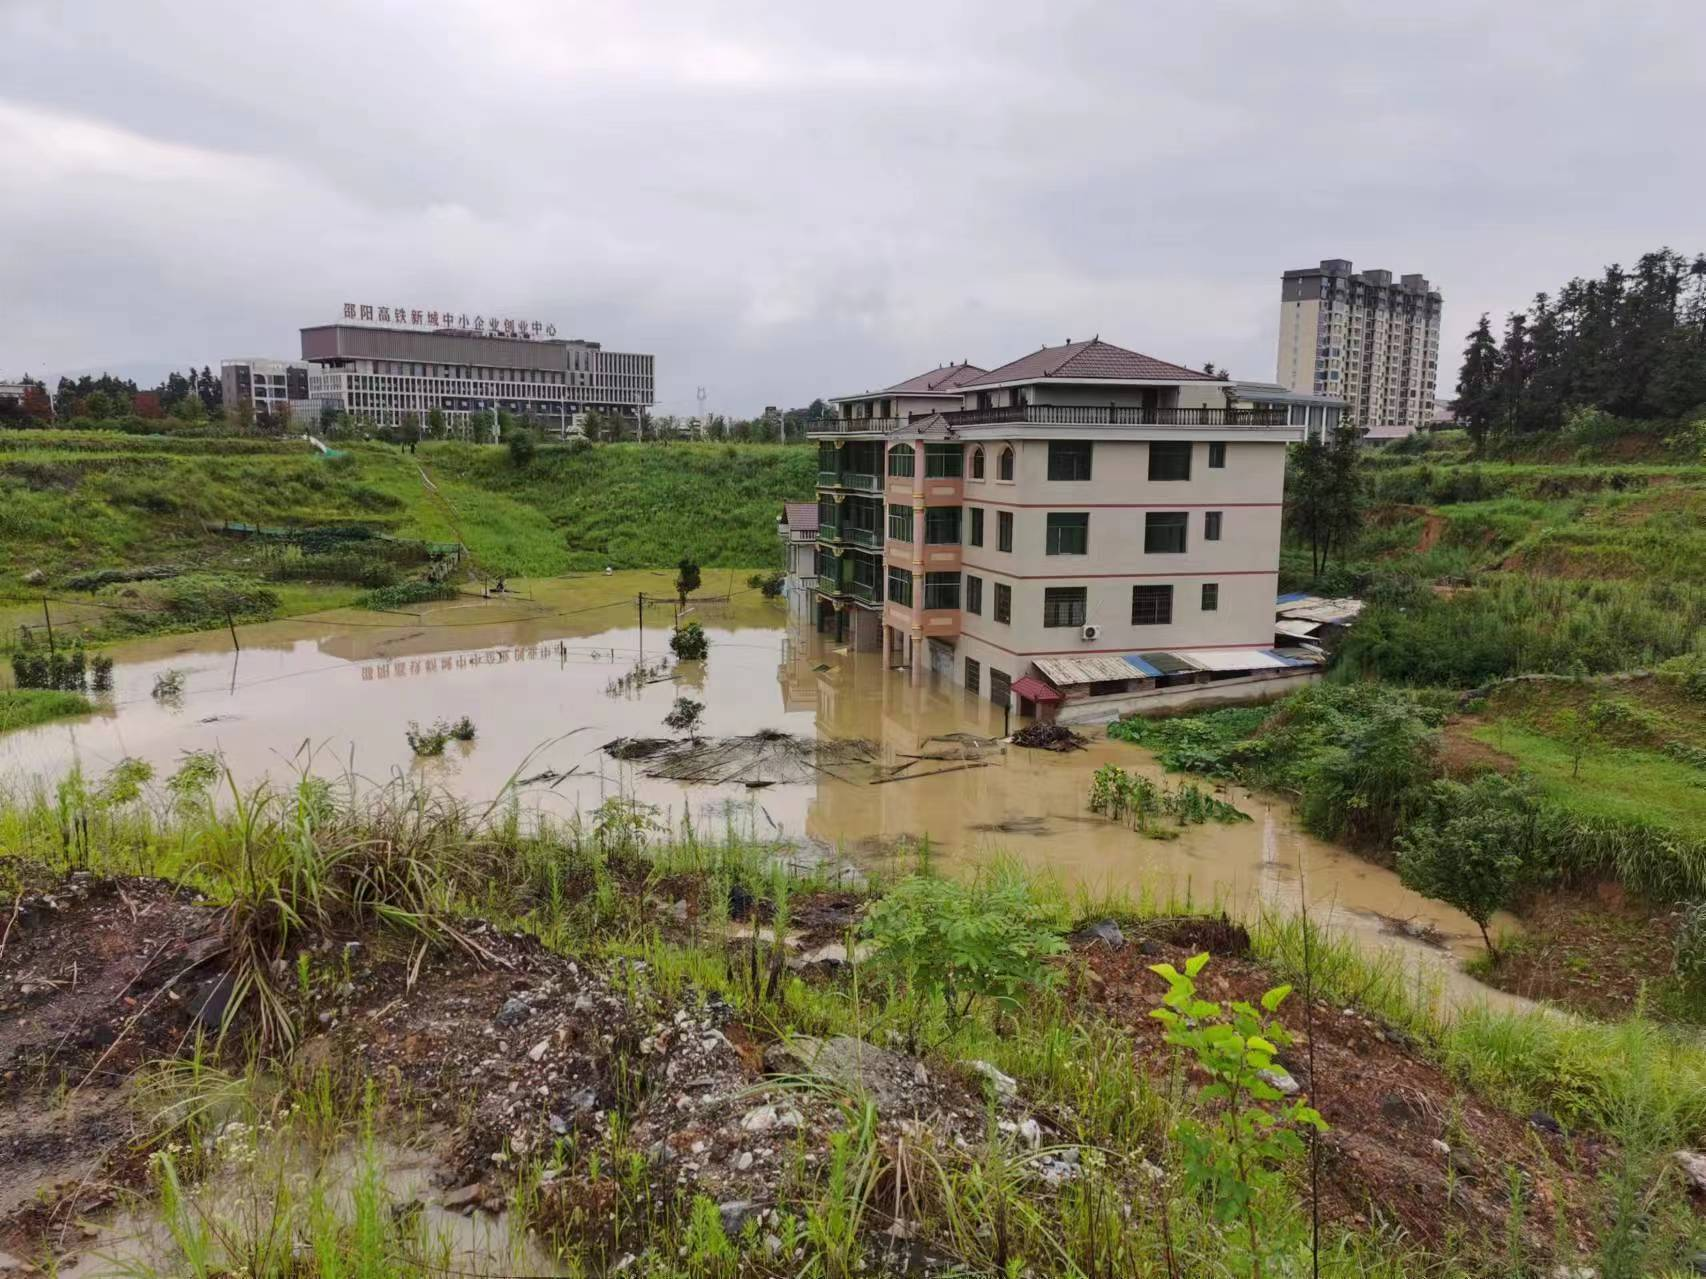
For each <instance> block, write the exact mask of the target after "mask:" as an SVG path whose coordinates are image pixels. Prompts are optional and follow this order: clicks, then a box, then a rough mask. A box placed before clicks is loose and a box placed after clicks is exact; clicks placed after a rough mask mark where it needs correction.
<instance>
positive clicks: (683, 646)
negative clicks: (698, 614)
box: [669, 622, 711, 662]
mask: <svg viewBox="0 0 1706 1279" xmlns="http://www.w3.org/2000/svg"><path fill="white" fill-rule="evenodd" d="M669 651H670V652H672V653H674V654H675V656H676V658H677V659H678V660H680V661H683V662H702V661H704V660H705V659H706V658H707V657H709V656H710V655H711V641H710V639H709V638H707V636H706V635H705V628H704V627H702V626H700V625H699V623H698V622H684V623H682V624H681V625H680V626H678V627H676V628H675V633H674V634H673V635H671V636H670V637H669Z"/></svg>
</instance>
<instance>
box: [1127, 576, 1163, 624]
mask: <svg viewBox="0 0 1706 1279" xmlns="http://www.w3.org/2000/svg"><path fill="white" fill-rule="evenodd" d="M1172 620H1173V588H1172V587H1171V586H1134V587H1132V588H1131V624H1132V625H1133V626H1166V625H1168V624H1169V623H1171V622H1172Z"/></svg>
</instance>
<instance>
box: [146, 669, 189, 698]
mask: <svg viewBox="0 0 1706 1279" xmlns="http://www.w3.org/2000/svg"><path fill="white" fill-rule="evenodd" d="M153 697H154V700H155V701H157V702H163V703H165V704H166V705H168V706H175V705H177V704H178V703H179V702H181V701H183V699H184V672H183V671H180V670H178V669H177V668H176V667H172V668H171V669H169V670H164V671H161V672H160V673H159V674H158V675H156V676H155V677H154V691H153Z"/></svg>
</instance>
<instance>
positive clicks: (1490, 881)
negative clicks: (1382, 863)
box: [1396, 773, 1556, 963]
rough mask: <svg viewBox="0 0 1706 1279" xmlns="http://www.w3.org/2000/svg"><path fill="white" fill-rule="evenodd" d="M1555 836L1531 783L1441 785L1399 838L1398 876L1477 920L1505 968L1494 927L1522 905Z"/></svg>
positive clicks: (1490, 777) (1489, 780) (1490, 778)
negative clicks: (1518, 901)
mask: <svg viewBox="0 0 1706 1279" xmlns="http://www.w3.org/2000/svg"><path fill="white" fill-rule="evenodd" d="M1555 834H1556V832H1554V831H1553V830H1551V828H1550V826H1549V824H1548V821H1547V819H1546V817H1545V815H1544V813H1543V812H1542V810H1541V808H1540V805H1539V801H1538V799H1537V798H1536V796H1535V794H1534V792H1533V790H1532V789H1531V788H1530V787H1529V786H1528V785H1526V784H1524V783H1519V782H1513V781H1511V780H1510V779H1509V778H1505V777H1501V776H1500V775H1498V774H1497V773H1489V774H1486V775H1483V776H1481V777H1478V778H1476V779H1475V781H1474V782H1472V783H1470V784H1469V785H1464V784H1463V783H1461V782H1454V781H1449V780H1442V781H1436V782H1434V783H1433V785H1432V787H1431V788H1430V790H1429V794H1428V804H1427V807H1426V809H1425V811H1424V812H1423V813H1422V814H1421V815H1420V816H1418V817H1417V818H1416V820H1414V821H1412V822H1411V823H1409V825H1408V826H1406V828H1405V829H1404V831H1403V833H1402V834H1400V835H1399V836H1398V838H1397V840H1396V845H1397V850H1398V877H1399V878H1400V879H1401V880H1403V881H1404V883H1405V885H1406V886H1407V887H1410V888H1413V889H1415V890H1416V891H1417V892H1419V893H1422V894H1424V895H1425V896H1428V897H1432V898H1434V899H1435V900H1436V901H1442V902H1444V903H1445V904H1446V905H1448V906H1455V907H1457V909H1458V910H1460V911H1462V912H1463V913H1464V914H1465V915H1467V916H1469V918H1470V919H1472V920H1474V921H1475V926H1476V927H1477V928H1479V929H1480V930H1481V941H1482V943H1483V944H1484V945H1485V946H1486V947H1487V954H1488V956H1489V958H1491V959H1492V960H1493V962H1494V963H1497V962H1498V960H1499V951H1498V948H1497V947H1496V946H1494V945H1493V939H1492V935H1491V934H1490V933H1489V932H1488V931H1487V924H1488V923H1489V922H1490V921H1491V920H1492V918H1493V915H1494V914H1495V913H1496V912H1498V911H1500V910H1503V909H1505V908H1506V907H1507V906H1509V905H1510V904H1511V903H1512V902H1513V901H1514V900H1515V898H1516V894H1517V892H1518V891H1519V890H1520V889H1521V888H1522V887H1523V885H1524V883H1525V882H1526V881H1527V879H1528V878H1529V875H1530V871H1531V868H1532V867H1534V866H1536V865H1538V864H1539V863H1540V858H1541V857H1542V856H1543V855H1544V851H1545V849H1546V848H1547V847H1548V845H1549V844H1550V843H1551V842H1552V841H1553V836H1554V835H1555Z"/></svg>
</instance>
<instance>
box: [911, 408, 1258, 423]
mask: <svg viewBox="0 0 1706 1279" xmlns="http://www.w3.org/2000/svg"><path fill="white" fill-rule="evenodd" d="M914 416H915V417H917V416H928V415H920V414H914ZM942 419H943V421H945V422H946V423H947V424H948V425H949V426H1003V425H1006V424H1009V423H1020V422H1022V423H1026V424H1030V425H1037V426H1210V427H1259V426H1284V425H1285V424H1286V422H1285V410H1284V409H1160V408H1157V409H1146V408H1143V407H1141V406H1135V405H1133V406H1123V407H1122V406H1120V405H1104V406H1098V405H1093V404H1083V405H1077V404H1010V405H1004V406H1003V407H1001V408H994V409H954V410H952V411H950V412H947V413H944V414H942Z"/></svg>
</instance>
